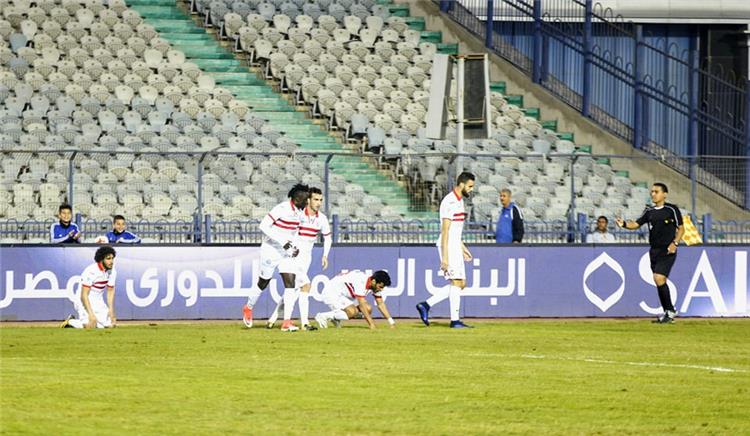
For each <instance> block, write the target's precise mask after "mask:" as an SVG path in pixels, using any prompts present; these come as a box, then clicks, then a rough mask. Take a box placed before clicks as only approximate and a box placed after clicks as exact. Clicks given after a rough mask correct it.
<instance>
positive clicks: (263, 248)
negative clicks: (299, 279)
mask: <svg viewBox="0 0 750 436" xmlns="http://www.w3.org/2000/svg"><path fill="white" fill-rule="evenodd" d="M286 257H287V255H286V252H285V251H284V249H283V248H280V247H279V248H277V247H275V246H273V245H271V244H269V243H267V242H264V243H262V244H260V278H262V279H264V280H270V279H271V278H272V277H273V273H274V271H276V268H277V267H278V266H279V264H280V263H281V261H282V260H284V258H286Z"/></svg>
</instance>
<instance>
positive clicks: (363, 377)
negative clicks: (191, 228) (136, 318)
mask: <svg viewBox="0 0 750 436" xmlns="http://www.w3.org/2000/svg"><path fill="white" fill-rule="evenodd" d="M749 339H750V320H745V319H726V320H721V319H712V320H700V319H694V320H687V319H679V320H678V324H676V325H652V324H651V323H650V322H649V321H647V320H565V321H562V320H560V321H546V320H519V321H511V322H508V321H504V322H496V323H493V322H487V323H480V324H477V328H475V329H473V330H461V331H455V330H451V329H448V328H446V323H445V322H442V323H440V322H439V323H438V325H434V326H431V327H429V328H425V327H423V326H421V324H417V323H415V322H412V321H404V322H401V323H399V325H398V328H397V329H395V330H389V329H386V328H381V329H379V330H376V331H369V330H368V329H366V328H365V326H364V325H363V324H353V323H349V324H348V325H346V326H345V327H344V328H341V329H328V330H322V331H317V332H297V333H281V332H279V331H278V329H277V330H272V331H269V330H266V329H263V328H254V329H251V330H246V329H244V328H242V327H240V326H239V324H238V323H237V324H211V323H205V324H157V325H155V326H149V325H126V326H123V327H119V328H117V329H110V330H95V331H77V330H72V329H65V330H63V329H55V328H47V327H8V326H5V327H3V328H0V353H1V354H0V431H2V432H3V433H52V432H54V433H60V432H66V433H76V434H94V433H99V434H101V433H141V434H142V433H151V434H154V433H159V434H186V433H187V434H196V433H271V432H276V433H280V432H285V433H293V434H300V433H308V434H320V433H327V434H346V433H349V434H351V433H357V434H362V433H392V434H414V433H422V434H427V433H429V434H496V433H529V432H532V431H534V432H538V431H542V432H545V433H552V434H562V433H567V434H569V433H607V434H614V433H617V434H623V433H646V432H649V433H666V432H676V433H684V434H695V433H698V432H700V433H706V432H710V433H733V434H739V433H747V432H748V431H750V423H749V422H748V420H747V410H750V346H749V345H748V343H749V341H748V340H749Z"/></svg>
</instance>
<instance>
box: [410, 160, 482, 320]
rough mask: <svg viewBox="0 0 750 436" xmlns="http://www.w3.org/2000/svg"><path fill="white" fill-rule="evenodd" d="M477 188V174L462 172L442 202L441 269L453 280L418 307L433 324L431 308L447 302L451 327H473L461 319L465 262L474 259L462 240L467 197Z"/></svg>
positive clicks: (439, 242)
mask: <svg viewBox="0 0 750 436" xmlns="http://www.w3.org/2000/svg"><path fill="white" fill-rule="evenodd" d="M473 189H474V174H471V173H467V172H463V173H461V174H460V175H459V176H458V178H457V179H456V186H455V188H453V190H452V191H451V192H449V193H448V195H446V196H445V197H443V201H441V202H440V239H438V241H437V248H438V255H439V256H440V270H441V271H442V272H443V276H444V277H445V278H446V279H447V280H449V281H450V286H448V289H447V290H440V292H438V293H436V294H435V295H433V296H432V297H430V298H428V299H427V301H423V302H421V303H419V304H417V312H419V318H420V319H421V320H422V322H423V323H424V324H425V325H427V326H428V325H430V319H429V313H430V308H431V307H432V306H434V305H436V304H437V303H439V302H441V301H443V300H445V299H446V298H447V299H448V302H449V304H450V314H451V328H471V326H468V325H466V324H464V323H463V322H462V321H461V318H460V315H459V314H460V309H461V290H462V289H463V288H465V287H466V268H465V267H464V262H468V261H470V260H471V259H472V256H471V252H470V251H469V249H468V248H466V245H464V243H463V241H462V240H461V236H462V234H463V229H464V220H465V219H466V209H465V208H464V198H465V197H468V196H469V195H470V194H471V191H472V190H473Z"/></svg>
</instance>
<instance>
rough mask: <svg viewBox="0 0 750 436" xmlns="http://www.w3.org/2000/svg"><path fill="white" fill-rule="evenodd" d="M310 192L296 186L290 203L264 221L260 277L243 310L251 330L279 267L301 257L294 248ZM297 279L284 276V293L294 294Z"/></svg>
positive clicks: (303, 187)
mask: <svg viewBox="0 0 750 436" xmlns="http://www.w3.org/2000/svg"><path fill="white" fill-rule="evenodd" d="M309 191H310V188H308V187H307V185H302V184H299V183H298V184H296V185H294V187H292V189H291V190H290V191H289V194H288V197H289V200H287V201H284V202H281V203H279V204H278V205H276V207H274V208H273V209H271V212H269V213H268V215H266V216H265V217H264V218H263V220H262V221H261V222H260V230H261V231H262V232H263V243H262V244H261V245H260V278H259V279H258V283H257V285H256V286H253V289H252V290H251V291H250V295H249V296H248V297H247V303H246V304H245V305H244V306H243V307H242V322H243V323H244V324H245V326H246V327H247V328H251V327H252V326H253V306H255V303H257V302H258V299H259V298H260V294H261V292H263V291H264V290H265V289H266V287H268V283H269V282H270V281H271V277H273V273H274V271H276V268H277V267H278V266H279V264H280V263H281V261H282V260H284V258H287V257H296V256H297V255H298V254H299V248H297V246H296V245H294V241H296V239H297V232H298V231H299V226H300V214H301V213H302V209H303V208H304V207H305V206H306V205H307V198H308V197H309V195H310V194H309ZM294 276H295V275H294V274H293V273H281V279H282V281H283V282H284V293H287V292H289V293H292V294H293V293H294V281H295V280H294V279H295V277H294ZM282 330H283V331H290V332H293V331H297V330H299V328H297V327H296V326H294V325H289V326H287V328H286V329H284V328H282Z"/></svg>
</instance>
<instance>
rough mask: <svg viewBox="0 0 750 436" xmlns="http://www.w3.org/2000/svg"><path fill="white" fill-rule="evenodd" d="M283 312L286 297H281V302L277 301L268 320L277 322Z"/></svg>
mask: <svg viewBox="0 0 750 436" xmlns="http://www.w3.org/2000/svg"><path fill="white" fill-rule="evenodd" d="M283 312H284V299H283V298H280V299H279V302H278V303H276V308H275V309H274V310H273V312H271V316H270V317H268V322H269V323H271V324H273V323H275V322H276V321H277V320H278V319H279V317H280V316H281V314H282V313H283Z"/></svg>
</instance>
